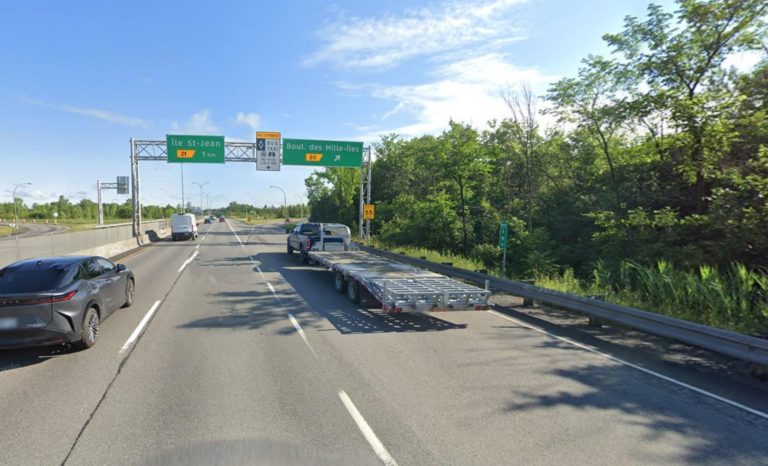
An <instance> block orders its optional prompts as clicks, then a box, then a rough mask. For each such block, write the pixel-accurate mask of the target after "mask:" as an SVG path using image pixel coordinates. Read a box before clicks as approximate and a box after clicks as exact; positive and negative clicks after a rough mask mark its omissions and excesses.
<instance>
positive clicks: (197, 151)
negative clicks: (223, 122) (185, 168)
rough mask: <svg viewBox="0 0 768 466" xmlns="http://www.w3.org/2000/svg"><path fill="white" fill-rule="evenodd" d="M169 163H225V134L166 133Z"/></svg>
mask: <svg viewBox="0 0 768 466" xmlns="http://www.w3.org/2000/svg"><path fill="white" fill-rule="evenodd" d="M165 144H166V148H167V150H168V163H224V136H190V135H185V134H166V135H165Z"/></svg>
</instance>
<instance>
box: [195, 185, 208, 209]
mask: <svg viewBox="0 0 768 466" xmlns="http://www.w3.org/2000/svg"><path fill="white" fill-rule="evenodd" d="M208 183H210V181H204V182H202V183H198V182H197V181H193V182H192V184H196V185H198V186H199V187H200V215H202V214H203V186H205V185H207V184H208Z"/></svg>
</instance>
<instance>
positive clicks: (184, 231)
mask: <svg viewBox="0 0 768 466" xmlns="http://www.w3.org/2000/svg"><path fill="white" fill-rule="evenodd" d="M171 237H172V238H173V240H174V241H176V240H179V239H193V240H194V239H195V238H197V223H196V222H195V216H194V214H173V215H172V216H171Z"/></svg>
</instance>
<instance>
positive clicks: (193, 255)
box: [176, 251, 197, 273]
mask: <svg viewBox="0 0 768 466" xmlns="http://www.w3.org/2000/svg"><path fill="white" fill-rule="evenodd" d="M195 257H197V251H195V252H194V253H192V255H191V256H189V259H187V260H185V261H184V263H183V264H181V267H179V270H178V271H177V272H176V273H181V271H182V270H184V267H186V266H188V265H189V264H190V263H191V262H192V261H193V260H195Z"/></svg>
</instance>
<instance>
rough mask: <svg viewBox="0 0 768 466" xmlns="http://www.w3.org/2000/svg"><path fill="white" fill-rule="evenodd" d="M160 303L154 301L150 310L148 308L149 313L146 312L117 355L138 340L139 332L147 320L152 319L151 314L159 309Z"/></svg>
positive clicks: (142, 329)
mask: <svg viewBox="0 0 768 466" xmlns="http://www.w3.org/2000/svg"><path fill="white" fill-rule="evenodd" d="M160 303H161V301H160V300H159V299H158V300H157V301H155V304H153V305H152V307H151V308H149V311H147V313H146V314H144V318H143V319H141V322H139V325H138V326H137V327H136V329H135V330H134V331H133V333H132V334H131V336H130V337H128V339H127V340H126V341H125V344H124V345H123V347H122V348H120V351H118V352H117V353H118V354H122V353H124V352H125V351H126V350H127V349H128V348H130V346H131V345H132V344H133V342H134V341H136V339H137V338H139V335H141V332H142V331H144V327H146V326H147V323H148V322H149V319H151V318H152V314H154V313H155V311H157V308H158V307H160Z"/></svg>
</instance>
